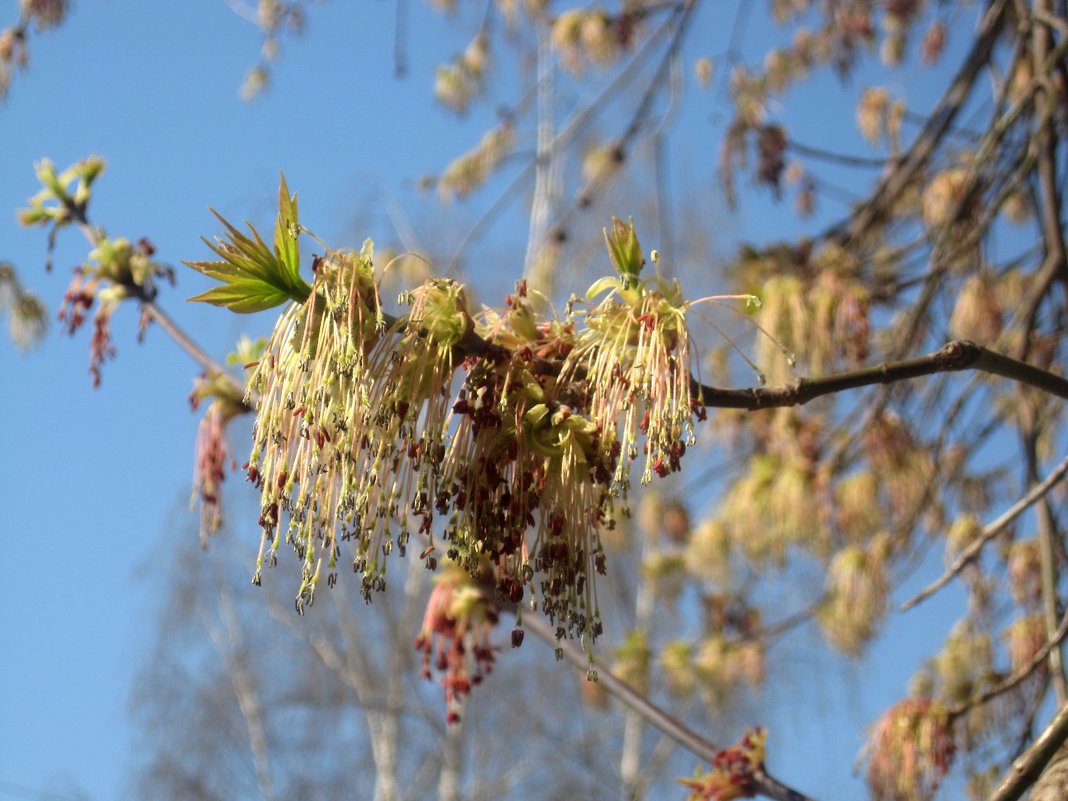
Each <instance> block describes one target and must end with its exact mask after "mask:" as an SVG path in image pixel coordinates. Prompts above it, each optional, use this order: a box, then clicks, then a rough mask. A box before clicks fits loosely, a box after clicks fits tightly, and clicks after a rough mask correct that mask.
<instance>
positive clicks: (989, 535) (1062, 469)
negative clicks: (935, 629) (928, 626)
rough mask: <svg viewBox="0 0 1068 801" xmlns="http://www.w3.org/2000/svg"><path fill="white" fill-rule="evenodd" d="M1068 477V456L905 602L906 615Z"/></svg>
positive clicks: (903, 610)
mask: <svg viewBox="0 0 1068 801" xmlns="http://www.w3.org/2000/svg"><path fill="white" fill-rule="evenodd" d="M1065 474H1068V457H1065V458H1064V460H1063V461H1062V462H1061V463H1060V464H1059V465H1057V467H1056V468H1055V469H1054V470H1053V472H1051V473H1050V474H1049V475H1048V476H1046V478H1045V479H1044V480H1043V481H1042V483H1040V484H1036V485H1035V486H1034V487H1032V488H1031V490H1030V491H1029V492H1028V493H1027V494H1026V495H1024V496H1023V497H1022V498H1020V500H1018V501H1017V502H1016V503H1014V504H1013V505H1012V506H1010V507H1009V508H1008V509H1006V510H1005V512H1004V513H1002V515H1001V516H1000V517H998V518H997V519H996V520H993V521H992V522H990V523H989V524H988V525H986V526H984V527H983V530H982V532H980V534H979V536H978V537H976V538H975V540H974V541H973V542H972V543H971V544H970V545H969V546H968V547H967V548H965V549H964V550H963V551H962V552H961V554H960V556H958V557H957V558H956V559H955V560H954V561H953V564H952V565H950V567H949V569H948V570H947V571H946V572H945V573H943V574H942V575H941V576H939V578H938V579H937V580H936V581H934V582H932V583H931V584H929V585H927V587H925V588H924V589H923V590H921V591H920V592H919V593H917V594H916V595H915V596H913V597H912V598H910V599H909V600H907V601H905V603H903V604H902V605H901V611H902V612H906V611H908V610H909V609H911V608H912V607H914V606H916V605H917V604H919V603H920V602H921V601H925V600H927V599H928V598H930V597H931V596H932V595H934V594H935V593H936V592H938V591H939V590H940V589H942V588H943V587H944V586H946V585H947V584H948V583H949V582H950V581H952V580H953V578H954V577H956V576H957V575H958V574H959V573H960V572H961V571H962V570H963V569H964V568H965V566H967V565H968V564H969V563H970V562H971V561H972V560H973V559H975V558H976V557H977V556H978V555H979V552H980V551H982V550H983V546H985V545H986V544H987V543H988V542H990V541H991V540H992V539H994V537H996V536H997V535H998V534H1000V533H1001V532H1002V531H1004V530H1005V529H1006V528H1007V527H1008V526H1009V524H1011V523H1012V521H1013V520H1015V519H1016V518H1017V517H1019V516H1020V515H1021V514H1023V512H1024V511H1025V510H1026V509H1027V508H1028V507H1030V506H1031V505H1032V504H1033V503H1035V502H1036V501H1037V500H1038V499H1039V498H1041V497H1042V496H1044V495H1045V494H1046V493H1047V492H1049V491H1050V489H1052V488H1053V486H1054V485H1055V484H1057V483H1058V482H1059V481H1061V480H1062V479H1063V478H1064V476H1065Z"/></svg>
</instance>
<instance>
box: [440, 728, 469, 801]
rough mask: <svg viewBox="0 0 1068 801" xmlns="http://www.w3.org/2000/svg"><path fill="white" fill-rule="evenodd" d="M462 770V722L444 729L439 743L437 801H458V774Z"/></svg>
mask: <svg viewBox="0 0 1068 801" xmlns="http://www.w3.org/2000/svg"><path fill="white" fill-rule="evenodd" d="M462 769H463V722H462V719H461V722H459V723H455V724H453V725H450V726H446V727H445V736H444V738H443V739H442V741H441V773H440V774H439V776H438V801H460V798H461V796H460V774H461V772H462Z"/></svg>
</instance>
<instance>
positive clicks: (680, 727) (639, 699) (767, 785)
mask: <svg viewBox="0 0 1068 801" xmlns="http://www.w3.org/2000/svg"><path fill="white" fill-rule="evenodd" d="M523 627H524V628H525V629H527V630H529V631H531V632H533V633H534V635H535V636H537V637H538V638H539V639H541V640H542V641H544V642H545V643H547V644H548V645H551V646H552V647H553V648H555V649H557V652H558V653H560V654H563V656H564V657H565V658H566V659H567V660H568V661H569V662H571V664H573V665H575V667H577V668H579V669H580V670H583V671H586V670H588V669H589V667H590V664H591V663H590V659H589V658H588V657H587V655H586V653H585V652H584V651H583V650H582V649H581V648H578V647H577V646H576V645H575V644H574V643H572V642H570V641H568V640H557V639H556V633H555V632H553V631H552V630H551V629H550V627H549V624H548V623H546V622H545V621H544V620H543V619H542V618H540V617H538V616H536V615H529V616H528V617H526V618H524V619H523ZM593 664H594V665H596V660H593ZM597 681H598V682H599V683H600V684H601V686H602V687H604V689H605V691H606V692H607V693H608V694H609V695H611V696H613V697H614V698H615V699H616V700H618V701H619V702H620V703H622V704H623V705H624V706H626V707H627V708H628V709H630V710H631V711H633V712H636V713H637V714H639V715H641V716H642V718H644V719H645V720H646V722H648V723H649V724H651V725H652V726H655V727H656V728H657V729H659V730H660V731H661V732H663V733H664V734H666V735H667V736H668V737H670V738H671V739H672V740H674V741H675V742H676V743H678V744H679V745H681V746H682V747H683V748H685V749H686V750H687V751H689V752H690V753H691V754H693V755H694V756H696V757H697V758H698V759H702V760H705V761H706V762H709V763H711V762H712V761H713V760H715V758H716V756H717V754H719V752H720V751H719V749H718V748H716V746H715V745H713V744H712V743H710V742H709V741H708V740H706V739H705V738H704V737H702V736H701V735H699V734H698V733H697V732H695V731H693V730H692V729H690V728H689V727H688V726H686V725H685V724H684V723H683V722H682V721H680V720H678V719H677V718H675V717H674V716H672V715H670V714H668V713H667V712H665V711H664V710H663V709H661V708H660V707H659V706H657V705H656V704H654V703H653V702H652V701H650V700H649V699H648V698H647V697H646V696H645V695H643V694H642V693H640V692H638V691H637V690H635V689H634V688H633V687H631V686H630V685H629V684H627V683H626V682H624V681H622V680H621V679H619V678H617V677H616V676H615V675H613V673H612V672H611V671H610V670H608V669H607V668H605V667H603V666H597ZM752 781H753V784H754V786H755V787H756V790H757V793H758V794H759V795H762V796H765V797H767V798H771V799H774V801H814V799H812V798H810V797H809V796H807V795H805V794H804V793H802V792H799V791H798V790H794V789H793V788H792V787H788V786H787V785H785V784H783V783H782V782H780V781H778V780H777V779H775V778H773V777H772V776H771V775H769V774H768V773H767V772H766V771H765V770H763V769H762V768H760V769H757V770H755V771H754V772H753V775H752Z"/></svg>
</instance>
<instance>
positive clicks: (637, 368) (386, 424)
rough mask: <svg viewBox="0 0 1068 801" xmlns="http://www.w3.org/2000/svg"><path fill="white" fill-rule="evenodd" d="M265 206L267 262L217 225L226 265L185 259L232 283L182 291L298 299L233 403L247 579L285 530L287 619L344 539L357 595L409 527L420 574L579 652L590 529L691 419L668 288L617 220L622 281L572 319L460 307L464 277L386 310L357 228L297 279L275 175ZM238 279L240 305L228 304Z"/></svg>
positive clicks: (514, 304)
mask: <svg viewBox="0 0 1068 801" xmlns="http://www.w3.org/2000/svg"><path fill="white" fill-rule="evenodd" d="M280 204H281V205H280V209H281V211H280V216H279V224H278V227H277V229H276V240H275V248H274V253H273V254H272V252H271V251H270V249H269V248H268V247H267V245H266V244H265V243H264V242H263V241H262V240H260V239H259V237H258V236H257V235H255V232H253V236H252V237H247V236H245V235H244V234H240V235H239V234H238V233H237V232H236V230H235V229H233V228H232V227H229V226H228V228H229V232H228V235H227V236H228V241H226V242H219V243H217V244H215V245H213V246H212V247H213V248H214V249H215V251H216V253H217V254H218V255H220V256H221V257H222V261H218V262H198V263H195V264H194V265H193V266H194V267H195V268H196V269H198V270H200V271H201V272H203V273H205V274H207V275H211V276H214V277H218V278H220V279H221V280H223V281H224V282H226V283H225V284H224V285H223V286H220V287H216V288H214V289H212V290H210V291H209V292H208V293H204V294H203V295H201V296H199V297H198V299H202V300H207V301H209V302H213V303H219V304H221V305H227V306H229V307H230V308H233V309H235V310H237V311H244V310H247V309H248V308H251V307H252V306H255V307H256V308H262V307H263V306H265V305H268V304H270V303H272V302H273V301H272V298H273V297H274V296H275V295H276V294H278V293H281V294H288V296H289V297H291V298H292V299H294V300H295V301H296V302H295V303H290V304H289V306H288V307H287V308H286V310H285V311H284V312H283V313H282V315H281V317H280V318H279V321H278V323H277V325H276V326H275V329H274V333H273V335H272V336H271V338H270V341H269V342H268V344H267V347H266V349H265V351H264V353H263V355H262V356H261V357H260V358H259V359H258V360H257V362H256V364H255V367H254V370H253V371H252V372H251V374H250V377H249V383H248V392H247V395H246V397H245V402H246V403H248V404H249V405H252V406H254V408H255V410H256V421H255V424H254V427H253V436H254V444H253V448H252V453H251V455H250V457H249V460H248V463H247V464H246V466H245V469H246V470H247V473H248V478H249V480H250V481H252V482H253V483H254V484H256V485H257V486H258V487H259V488H260V489H261V491H262V498H261V504H260V526H261V528H262V540H261V546H260V554H259V558H258V562H257V566H256V572H255V577H254V580H255V581H256V582H257V583H258V582H260V581H261V579H262V567H263V565H265V564H266V565H273V564H274V563H275V562H276V561H277V552H278V550H279V549H280V547H281V545H282V542H283V541H285V542H287V543H288V544H289V545H291V546H292V547H293V548H294V549H295V551H296V553H297V555H298V557H299V558H300V560H301V562H302V581H301V586H300V589H299V592H298V594H297V599H296V606H297V610H298V611H303V610H304V608H305V607H306V606H308V605H309V604H311V603H312V602H313V601H314V598H315V592H316V589H317V587H318V586H319V584H320V582H321V581H322V580H323V579H324V577H325V579H326V581H327V584H328V585H332V584H333V583H334V581H335V580H336V570H337V566H338V562H339V559H340V558H341V542H342V541H345V540H349V541H351V542H352V548H353V551H354V554H353V559H352V566H353V569H354V570H355V571H356V572H357V573H360V574H361V575H362V581H361V593H362V594H363V595H364V597H369V596H370V593H371V592H372V591H374V590H376V589H382V588H384V586H385V575H386V574H385V569H386V558H387V557H388V556H389V554H390V553H391V551H392V550H393V549H394V548H397V549H398V550H399V551H400V552H401V553H402V554H403V553H404V551H405V550H406V547H407V545H408V542H409V540H410V538H411V536H412V535H413V534H414V535H415V536H416V537H418V538H419V540H420V548H421V550H422V554H423V558H424V559H425V561H426V564H427V567H428V568H430V569H433V568H435V567H436V566H437V564H438V560H439V559H440V558H442V557H444V558H446V559H447V560H448V562H449V563H450V564H452V565H455V566H456V569H460V570H463V571H466V573H467V575H468V576H471V577H478V580H479V582H480V586H481V584H485V585H487V586H489V587H490V594H491V596H492V598H493V600H494V601H495V602H498V603H504V602H509V603H512V604H519V603H520V602H521V601H524V600H526V601H527V602H528V603H529V605H530V607H531V608H533V609H539V608H540V610H541V611H542V612H543V613H544V614H545V615H546V616H547V617H548V618H549V620H550V622H552V623H553V624H554V625H555V626H556V633H557V636H558V637H561V638H563V637H567V636H570V637H579V638H581V639H582V640H583V642H584V644H585V646H586V647H587V648H590V647H591V645H592V642H593V640H594V639H595V638H596V637H597V635H598V634H599V633H600V630H601V622H600V611H599V607H598V602H597V595H596V591H595V588H594V577H595V576H596V575H597V574H599V573H603V572H604V571H605V553H604V548H603V547H602V544H601V541H600V532H601V531H602V530H603V529H605V528H611V527H612V526H613V525H614V519H615V515H616V513H617V511H618V509H617V506H618V505H620V504H624V503H625V502H626V498H627V494H628V489H629V477H630V469H631V465H632V463H633V462H635V461H638V460H639V459H642V460H643V465H644V467H643V471H642V480H643V482H648V481H650V480H651V476H652V474H653V473H657V474H659V475H662V476H663V475H667V474H668V473H669V472H671V471H674V470H677V469H678V468H679V460H680V459H681V458H682V455H683V454H684V452H685V450H686V447H687V445H688V444H692V442H693V419H694V418H695V417H697V416H700V414H701V412H702V410H701V409H700V407H699V406H698V405H697V404H696V403H695V401H694V398H693V397H692V395H691V381H692V379H691V376H690V351H689V337H688V334H687V330H686V309H687V307H688V303H687V301H685V300H684V299H683V297H682V295H681V293H680V292H679V289H678V286H677V285H669V284H667V283H666V282H664V281H662V280H660V279H659V278H651V279H642V278H640V276H639V272H640V270H641V268H642V265H643V263H644V259H643V257H642V254H641V249H640V246H639V244H638V240H637V235H636V234H635V232H634V226H633V222H631V223H630V224H629V225H628V224H624V223H622V222H620V221H618V220H616V221H614V223H613V229H612V231H611V232H606V239H607V244H608V248H609V253H610V256H611V259H612V262H613V264H614V266H615V268H616V272H617V277H616V278H612V279H606V280H604V281H599V282H598V283H597V284H595V286H594V287H593V288H591V291H590V293H589V298H590V300H589V302H588V305H587V308H586V310H585V311H584V312H583V311H575V309H574V304H572V308H570V309H569V311H568V315H567V316H566V317H565V318H564V319H563V320H561V319H556V318H549V317H546V316H544V315H541V314H539V313H538V311H537V308H538V307H539V304H538V302H537V301H538V298H536V297H535V296H534V293H531V292H528V290H527V287H526V285H525V284H523V283H520V285H519V286H518V287H517V290H516V292H515V294H514V295H512V296H510V297H509V298H508V299H507V309H506V310H504V311H502V312H501V313H496V312H492V311H487V312H485V313H484V314H482V315H478V316H477V317H478V319H476V317H475V316H472V314H471V313H470V311H469V310H468V305H467V299H466V296H465V292H464V288H463V286H462V285H460V284H458V283H456V282H454V281H451V280H448V279H436V278H431V279H428V280H427V281H425V282H424V283H423V284H422V285H421V286H419V287H417V288H416V289H414V290H412V291H409V292H406V293H403V294H402V295H401V296H400V302H401V303H402V304H403V305H406V306H407V307H408V308H407V311H406V313H405V314H403V315H401V316H400V317H397V318H394V317H391V316H388V315H386V314H385V313H383V311H382V308H381V301H380V298H379V294H378V286H377V284H376V276H375V270H374V263H373V257H374V253H373V246H372V244H371V243H370V241H368V242H367V243H365V245H364V248H363V250H362V251H361V252H360V253H353V252H346V251H331V252H328V253H327V254H326V255H325V256H322V257H317V259H316V261H315V264H314V267H313V269H314V273H315V275H314V281H313V283H312V284H311V285H306V284H303V283H302V282H300V281H298V280H297V278H298V276H297V261H296V259H297V256H296V248H295V247H294V246H292V245H293V243H292V242H291V241H290V240H291V239H292V238H294V237H295V235H296V234H295V232H299V230H301V229H300V227H299V225H297V223H296V199H295V197H293V198H290V196H289V194H288V191H287V190H284V188H283V191H282V193H281V194H280ZM283 217H284V218H285V220H283ZM246 284H247V285H248V286H249V287H250V290H249V291H250V292H253V293H254V294H255V295H256V299H255V301H254V302H253V301H246V300H245V299H244V298H242V297H239V295H240V292H239V290H240V288H241V287H242V286H245V285H246ZM287 287H288V289H287ZM608 290H611V291H610V292H609V293H608V295H607V296H606V297H604V298H602V299H601V300H600V301H599V302H595V301H596V299H597V297H598V296H600V295H604V293H605V292H606V291H608ZM545 305H547V304H545ZM450 669H451V668H450Z"/></svg>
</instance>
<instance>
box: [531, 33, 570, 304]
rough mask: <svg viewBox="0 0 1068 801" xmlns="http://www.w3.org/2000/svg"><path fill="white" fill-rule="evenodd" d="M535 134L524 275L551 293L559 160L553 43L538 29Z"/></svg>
mask: <svg viewBox="0 0 1068 801" xmlns="http://www.w3.org/2000/svg"><path fill="white" fill-rule="evenodd" d="M538 37H539V38H538V76H537V81H538V138H537V157H536V160H535V163H534V200H533V202H532V204H531V207H530V230H529V233H528V236H527V253H526V258H525V260H524V262H523V276H524V277H525V278H526V279H527V281H528V282H529V283H530V285H531V288H533V289H536V290H538V291H539V292H543V293H544V294H545V295H547V296H549V297H552V294H553V285H554V282H553V275H554V271H553V270H552V269H546V265H547V261H546V259H545V255H546V254H545V252H544V251H545V248H546V247H549V246H550V243H549V241H548V228H549V221H550V220H551V219H552V218H553V213H554V209H555V208H556V206H557V204H558V202H559V198H560V166H561V165H560V160H559V159H557V158H556V149H555V147H554V140H555V137H554V135H553V131H554V129H555V125H554V119H555V118H554V115H555V112H556V105H555V95H554V89H553V69H554V67H553V63H552V45H551V44H550V38H549V35H548V33H546V32H544V31H541V30H540V29H539V33H538Z"/></svg>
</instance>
